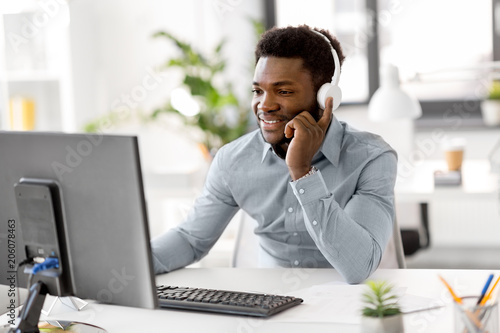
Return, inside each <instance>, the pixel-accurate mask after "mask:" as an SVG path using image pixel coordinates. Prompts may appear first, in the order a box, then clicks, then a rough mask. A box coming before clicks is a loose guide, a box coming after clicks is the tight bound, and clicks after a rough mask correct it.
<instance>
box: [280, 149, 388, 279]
mask: <svg viewBox="0 0 500 333" xmlns="http://www.w3.org/2000/svg"><path fill="white" fill-rule="evenodd" d="M396 174H397V157H396V155H395V153H394V152H393V151H386V152H384V153H382V154H380V155H378V156H377V157H376V158H374V159H373V160H371V161H370V162H369V163H367V164H366V165H365V166H364V168H363V170H362V171H361V173H360V176H359V178H358V183H357V186H356V191H355V193H354V194H353V195H352V197H351V199H350V200H349V201H348V202H347V204H346V205H345V207H344V208H343V209H342V208H341V207H340V206H339V204H338V203H337V201H336V200H335V196H334V194H333V193H330V192H329V191H328V189H327V186H326V184H325V181H324V179H323V177H322V175H321V171H318V172H316V173H315V174H313V175H311V176H309V177H306V178H304V179H301V180H299V181H297V182H291V183H290V184H291V186H292V188H293V192H294V194H295V196H296V197H297V199H298V201H299V203H300V205H301V207H302V211H303V215H304V223H305V226H306V229H307V231H308V233H309V234H310V235H311V237H312V239H313V240H314V242H315V243H316V246H317V247H318V249H319V250H320V251H321V253H322V254H323V256H324V257H325V258H326V259H327V260H328V261H329V262H330V264H331V265H332V266H333V267H334V268H335V269H336V270H337V271H339V273H341V274H342V276H343V277H344V278H345V280H346V281H347V282H348V283H360V282H361V281H363V280H365V279H366V278H368V277H369V276H370V274H371V273H373V271H374V270H375V269H376V268H377V267H378V265H379V263H380V259H381V258H382V253H383V251H384V249H385V246H386V244H387V242H388V240H389V238H390V237H391V234H392V230H393V220H394V185H395V181H396Z"/></svg>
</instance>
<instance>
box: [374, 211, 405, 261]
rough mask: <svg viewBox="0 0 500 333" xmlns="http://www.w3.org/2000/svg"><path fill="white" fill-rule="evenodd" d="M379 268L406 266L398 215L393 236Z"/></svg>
mask: <svg viewBox="0 0 500 333" xmlns="http://www.w3.org/2000/svg"><path fill="white" fill-rule="evenodd" d="M378 268H406V261H405V253H404V249H403V241H402V239H401V230H400V229H399V223H398V219H397V217H394V225H393V230H392V237H391V238H390V239H389V242H388V243H387V246H386V247H385V251H384V254H383V255H382V259H380V264H379V266H378Z"/></svg>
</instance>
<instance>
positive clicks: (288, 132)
mask: <svg viewBox="0 0 500 333" xmlns="http://www.w3.org/2000/svg"><path fill="white" fill-rule="evenodd" d="M294 120H295V118H294V119H292V120H290V121H289V122H288V123H286V125H285V138H287V139H289V138H291V137H292V136H293V133H294V132H295V125H294V123H293V121H294Z"/></svg>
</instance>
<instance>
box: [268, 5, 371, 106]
mask: <svg viewBox="0 0 500 333" xmlns="http://www.w3.org/2000/svg"><path fill="white" fill-rule="evenodd" d="M364 13H365V3H364V1H359V0H355V1H353V0H337V1H332V0H315V1H314V2H306V1H303V0H276V25H277V26H280V27H284V26H287V25H299V24H307V25H309V26H311V27H318V28H322V29H327V30H329V31H331V32H332V33H333V34H334V35H335V36H336V37H337V38H338V39H339V41H340V43H341V45H342V48H343V52H344V54H345V56H346V58H345V61H344V64H343V65H342V75H341V76H340V81H339V86H340V87H341V88H342V101H343V103H353V102H358V103H359V102H366V101H367V100H368V96H369V91H368V61H367V59H368V56H367V43H368V41H369V39H370V34H369V33H368V31H367V28H368V27H367V24H366V16H365V14H364Z"/></svg>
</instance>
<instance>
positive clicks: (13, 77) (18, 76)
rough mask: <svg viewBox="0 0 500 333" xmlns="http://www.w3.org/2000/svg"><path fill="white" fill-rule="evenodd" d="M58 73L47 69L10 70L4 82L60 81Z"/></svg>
mask: <svg viewBox="0 0 500 333" xmlns="http://www.w3.org/2000/svg"><path fill="white" fill-rule="evenodd" d="M59 80H60V76H59V75H58V74H57V73H53V72H47V71H10V72H9V71H8V72H7V73H6V77H5V78H2V81H4V82H52V81H59Z"/></svg>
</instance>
